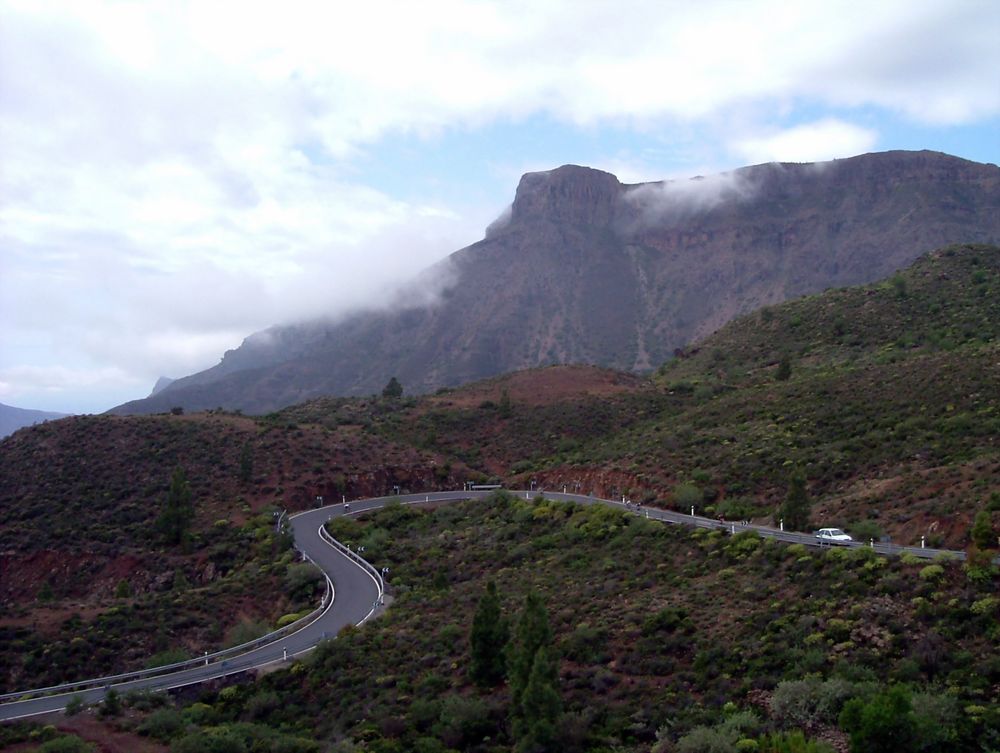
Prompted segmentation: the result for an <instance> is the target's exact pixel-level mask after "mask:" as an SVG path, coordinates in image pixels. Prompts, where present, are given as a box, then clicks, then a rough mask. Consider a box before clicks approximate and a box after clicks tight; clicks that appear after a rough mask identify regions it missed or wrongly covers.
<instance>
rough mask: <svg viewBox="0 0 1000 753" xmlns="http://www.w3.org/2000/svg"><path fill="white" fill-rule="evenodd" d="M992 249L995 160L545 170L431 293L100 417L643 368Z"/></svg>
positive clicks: (252, 343)
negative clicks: (726, 334) (925, 257)
mask: <svg viewBox="0 0 1000 753" xmlns="http://www.w3.org/2000/svg"><path fill="white" fill-rule="evenodd" d="M997 241H1000V168H997V167H996V166H995V165H987V164H979V163H974V162H969V161H967V160H962V159H959V158H956V157H951V156H948V155H943V154H940V153H935V152H884V153H876V154H869V155H861V156H859V157H853V158H849V159H845V160H836V161H833V162H829V163H819V164H793V163H782V164H776V163H771V164H765V165H757V166H751V167H746V168H740V169H739V170H736V171H733V172H731V173H725V174H722V175H718V176H709V177H704V178H697V179H692V180H689V181H670V182H658V183H644V184H635V185H628V184H623V183H621V182H620V181H619V180H618V179H617V178H616V177H615V176H614V175H611V174H610V173H606V172H603V171H600V170H595V169H593V168H586V167H580V166H575V165H564V166H562V167H559V168H555V169H554V170H549V171H545V172H538V173H528V174H526V175H525V176H524V177H522V179H521V181H520V183H519V185H518V187H517V191H516V192H515V197H514V201H513V203H512V205H511V207H510V212H509V218H506V219H505V220H503V219H502V220H500V221H498V222H495V223H493V225H491V226H490V228H489V230H488V232H487V234H486V237H484V238H483V239H482V240H480V241H477V242H476V243H473V244H471V245H469V246H467V247H465V248H463V249H460V250H459V251H456V252H455V253H454V254H452V255H451V256H450V257H448V259H447V260H444V261H442V262H440V263H439V264H438V265H436V267H435V271H434V272H431V273H430V276H432V277H433V276H434V275H435V274H438V275H443V274H448V275H451V276H452V277H453V280H454V282H453V284H452V285H451V286H449V287H446V288H445V289H444V290H443V292H442V293H441V294H440V296H439V298H438V300H437V301H436V303H435V304H433V305H429V306H423V307H420V306H415V307H410V308H406V309H402V310H397V311H366V312H358V313H355V314H352V315H350V316H348V317H346V318H344V319H341V320H339V321H337V322H335V323H324V322H311V323H307V324H299V325H292V326H287V327H275V328H271V329H269V330H266V331H264V332H262V333H257V334H255V335H253V336H251V337H248V338H247V339H246V340H245V341H244V344H243V345H242V346H240V348H237V349H235V350H233V351H228V352H227V353H226V355H225V356H224V358H223V359H222V362H221V363H220V364H218V365H216V366H214V367H212V368H211V369H207V370H205V371H203V372H199V373H198V374H194V375H190V376H188V377H184V378H182V379H179V380H177V381H176V382H175V383H173V384H171V385H170V386H169V387H167V388H166V389H164V390H163V391H162V392H161V393H159V394H157V395H156V396H151V397H150V398H147V399H145V400H139V401H133V402H130V403H126V404H124V405H121V406H118V407H117V408H114V409H112V411H111V412H113V413H151V412H162V411H165V410H169V409H170V408H172V407H174V406H180V407H184V408H186V409H193V410H198V409H207V408H214V407H225V408H227V409H239V410H243V411H246V412H250V413H266V412H269V411H272V410H275V409H277V408H281V407H283V406H286V405H292V404H295V403H298V402H302V401H303V400H308V399H311V398H314V397H319V396H322V395H363V394H372V393H374V392H377V391H378V390H380V389H381V387H382V386H383V385H384V384H385V383H386V382H387V381H388V379H389V377H391V376H397V377H398V378H399V379H400V380H401V381H402V383H403V384H404V387H405V388H406V389H407V390H408V391H409V392H417V393H422V392H431V391H433V390H435V389H438V388H440V387H445V386H453V385H456V384H460V383H464V382H468V381H472V380H475V379H481V378H485V377H489V376H493V375H496V374H499V373H503V372H505V371H511V370H516V369H522V368H530V367H533V366H544V365H548V364H554V363H574V362H579V363H591V364H595V365H600V366H607V367H610V368H616V369H622V370H629V371H637V372H644V371H650V370H652V369H655V368H656V367H658V366H660V365H661V364H662V363H663V362H664V361H666V360H667V359H668V358H669V357H670V355H671V354H672V353H673V351H674V350H675V349H677V348H680V347H683V346H684V345H685V344H687V343H689V342H691V341H694V340H696V339H698V338H700V337H704V336H705V335H707V334H709V333H710V332H712V331H714V330H716V329H718V327H720V326H721V325H722V324H724V323H725V322H727V321H729V320H730V319H732V318H734V317H735V316H738V315H740V314H743V313H747V312H749V311H752V310H754V309H757V308H759V307H760V306H763V305H768V304H772V303H776V302H779V301H782V300H787V299H789V298H793V297H796V296H798V295H802V294H805V293H812V292H819V291H820V290H823V289H825V288H828V287H841V286H844V285H853V284H860V283H864V282H870V281H873V280H875V279H879V278H882V277H885V276H887V275H889V274H890V273H892V272H893V271H895V270H896V269H898V268H900V267H902V266H905V265H906V264H908V263H909V262H911V261H912V260H913V259H915V258H916V257H917V256H919V255H920V254H921V253H923V252H926V251H929V250H931V249H932V248H936V247H940V246H944V245H947V244H949V243H956V242H987V243H988V242H997Z"/></svg>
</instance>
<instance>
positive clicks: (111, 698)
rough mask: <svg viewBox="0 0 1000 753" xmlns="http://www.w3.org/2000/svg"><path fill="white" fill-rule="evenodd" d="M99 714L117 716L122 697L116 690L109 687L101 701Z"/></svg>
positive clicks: (119, 712)
mask: <svg viewBox="0 0 1000 753" xmlns="http://www.w3.org/2000/svg"><path fill="white" fill-rule="evenodd" d="M99 713H100V715H101V716H118V715H120V714H121V713H122V699H121V696H119V695H118V691H117V690H115V689H114V688H111V689H110V690H109V691H108V692H107V693H106V694H105V695H104V701H103V702H102V703H101V710H100V712H99Z"/></svg>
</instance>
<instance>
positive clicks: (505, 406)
mask: <svg viewBox="0 0 1000 753" xmlns="http://www.w3.org/2000/svg"><path fill="white" fill-rule="evenodd" d="M498 407H499V413H500V418H510V416H511V414H512V413H513V412H514V409H513V407H512V406H511V402H510V393H509V392H508V391H507V390H506V388H504V389H503V390H502V391H501V392H500V403H499V406H498Z"/></svg>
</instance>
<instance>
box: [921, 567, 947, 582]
mask: <svg viewBox="0 0 1000 753" xmlns="http://www.w3.org/2000/svg"><path fill="white" fill-rule="evenodd" d="M943 575H944V568H943V567H941V565H927V567H925V568H923V569H922V570H921V571H920V579H921V580H926V581H936V580H939V579H940V578H941V577H942V576H943Z"/></svg>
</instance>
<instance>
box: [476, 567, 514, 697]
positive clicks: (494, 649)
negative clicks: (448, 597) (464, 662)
mask: <svg viewBox="0 0 1000 753" xmlns="http://www.w3.org/2000/svg"><path fill="white" fill-rule="evenodd" d="M509 638H510V628H509V626H508V624H507V620H506V619H504V617H503V614H502V613H501V611H500V597H499V596H497V586H496V583H494V582H493V581H490V582H489V583H487V584H486V593H484V594H483V597H482V598H481V599H480V600H479V606H478V607H477V609H476V614H475V616H474V617H473V618H472V632H471V633H470V634H469V643H470V644H471V646H472V662H471V664H470V667H469V675H470V677H471V678H472V680H473V682H475V683H476V684H477V685H479V686H480V687H484V688H488V687H492V686H494V685H496V684H497V683H498V682H500V681H501V680H503V678H504V673H505V670H506V662H505V657H504V651H505V649H506V648H507V641H508V639H509Z"/></svg>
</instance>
